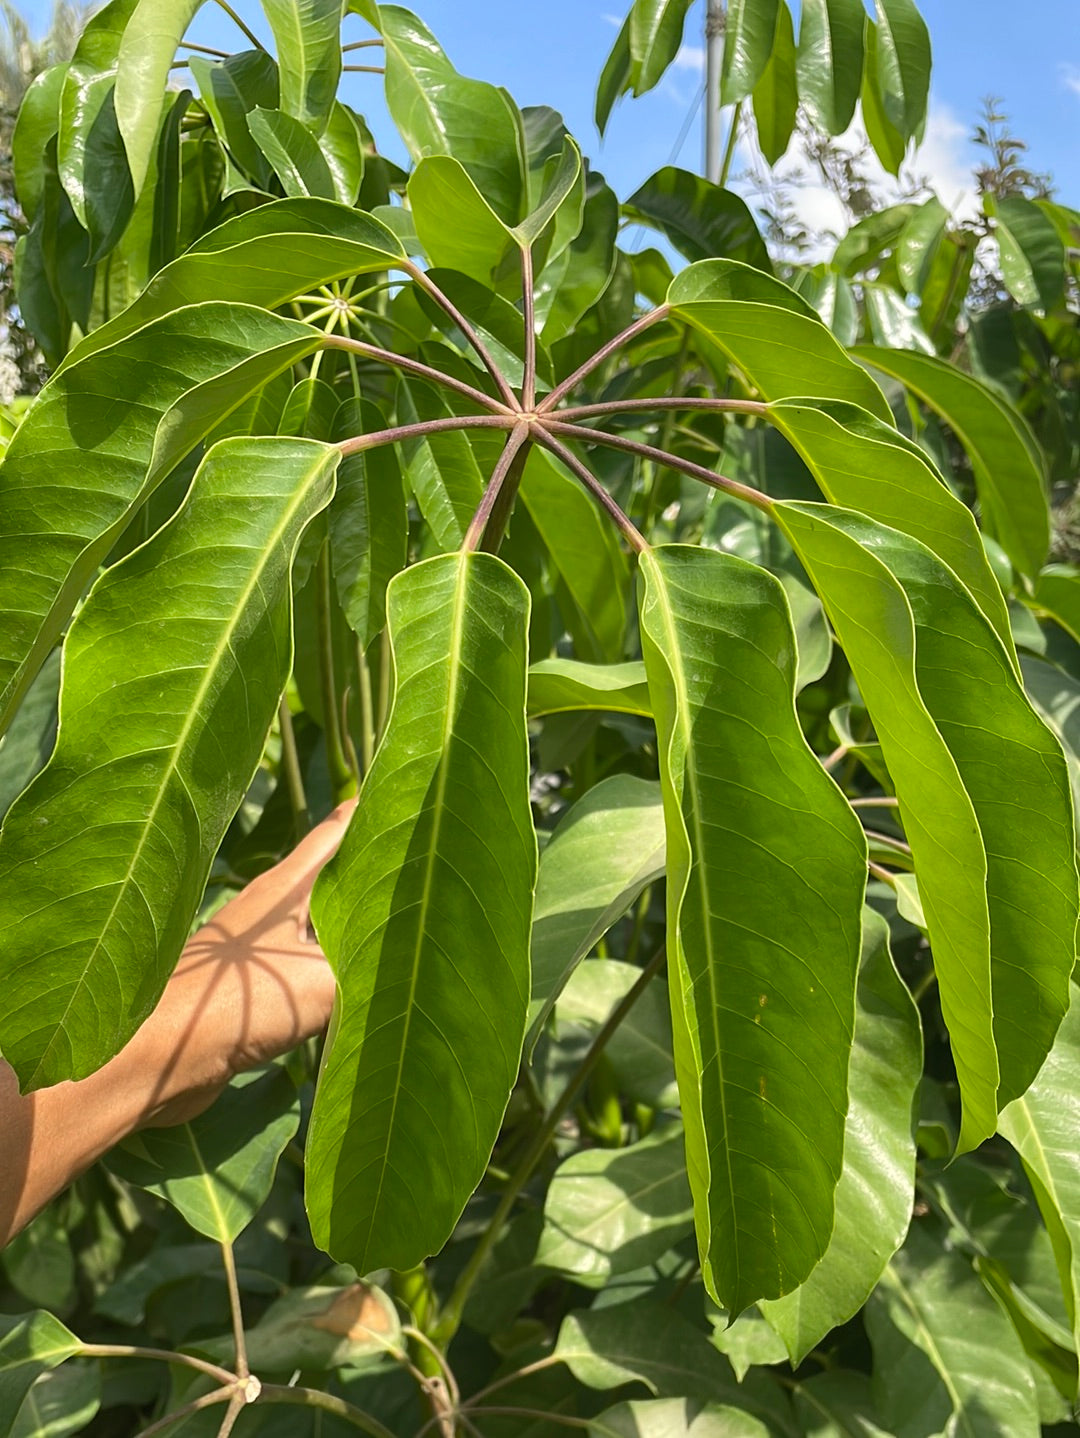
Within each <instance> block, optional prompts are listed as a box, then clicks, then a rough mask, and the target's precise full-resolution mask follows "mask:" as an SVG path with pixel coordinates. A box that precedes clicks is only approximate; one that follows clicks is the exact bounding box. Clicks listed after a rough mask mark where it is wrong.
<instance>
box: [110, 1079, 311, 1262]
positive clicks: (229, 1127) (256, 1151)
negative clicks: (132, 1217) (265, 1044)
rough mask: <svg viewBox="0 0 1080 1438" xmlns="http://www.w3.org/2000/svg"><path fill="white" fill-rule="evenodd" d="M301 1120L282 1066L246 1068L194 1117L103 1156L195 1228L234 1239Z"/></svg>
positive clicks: (146, 1132)
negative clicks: (261, 1071)
mask: <svg viewBox="0 0 1080 1438" xmlns="http://www.w3.org/2000/svg"><path fill="white" fill-rule="evenodd" d="M299 1124H300V1098H299V1095H298V1094H297V1091H296V1086H295V1084H294V1083H293V1081H292V1079H291V1078H290V1077H289V1075H288V1074H287V1073H286V1071H285V1070H284V1069H283V1068H272V1069H271V1070H270V1072H269V1073H266V1074H262V1075H259V1074H244V1075H242V1076H241V1077H240V1078H236V1079H233V1081H232V1083H231V1084H230V1085H229V1087H228V1088H227V1089H226V1090H225V1092H224V1093H223V1094H222V1095H221V1097H220V1098H218V1099H216V1100H215V1101H214V1103H213V1105H212V1106H211V1107H210V1108H209V1109H207V1111H206V1112H205V1113H203V1114H200V1115H199V1117H198V1118H194V1119H191V1120H190V1121H189V1122H188V1123H184V1124H178V1125H177V1126H176V1127H173V1128H147V1129H143V1130H142V1131H141V1132H139V1133H136V1134H132V1135H131V1137H130V1138H127V1139H125V1140H124V1142H123V1143H122V1144H121V1145H120V1146H119V1148H115V1149H113V1151H112V1152H111V1153H110V1154H109V1157H108V1159H107V1163H108V1167H109V1168H110V1169H111V1170H112V1171H113V1173H115V1174H118V1175H119V1176H120V1177H121V1178H122V1179H125V1180H126V1181H127V1182H128V1183H134V1184H136V1185H138V1187H139V1188H145V1189H146V1190H147V1191H148V1192H149V1193H156V1194H157V1195H158V1196H159V1197H160V1198H164V1199H167V1200H168V1202H169V1203H171V1204H172V1205H173V1207H174V1208H176V1209H178V1210H179V1211H180V1213H182V1214H183V1216H184V1218H185V1219H186V1220H187V1222H188V1223H189V1224H190V1225H191V1227H192V1228H193V1229H195V1231H196V1232H197V1233H201V1234H204V1235H205V1236H206V1237H207V1238H213V1239H216V1240H217V1242H218V1243H232V1242H233V1240H234V1239H236V1238H238V1237H239V1235H240V1234H241V1233H242V1232H243V1230H244V1229H245V1228H246V1227H247V1226H248V1224H249V1223H250V1222H251V1221H252V1219H253V1218H254V1217H255V1215H256V1214H257V1213H258V1211H259V1209H260V1208H261V1207H262V1206H263V1204H264V1203H265V1202H266V1199H267V1198H268V1196H269V1194H270V1188H271V1185H272V1184H273V1181H274V1173H275V1171H276V1169H277V1165H278V1159H279V1158H280V1157H281V1155H282V1153H283V1152H284V1149H285V1145H286V1144H287V1143H288V1142H289V1141H290V1140H291V1139H292V1138H293V1136H294V1135H295V1133H296V1130H297V1128H298V1127H299Z"/></svg>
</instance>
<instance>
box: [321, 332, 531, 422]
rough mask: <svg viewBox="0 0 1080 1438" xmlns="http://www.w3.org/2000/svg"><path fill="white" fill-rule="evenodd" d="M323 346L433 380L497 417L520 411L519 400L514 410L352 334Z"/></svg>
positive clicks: (334, 337) (332, 338)
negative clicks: (352, 336) (355, 338)
mask: <svg viewBox="0 0 1080 1438" xmlns="http://www.w3.org/2000/svg"><path fill="white" fill-rule="evenodd" d="M323 345H324V346H325V347H326V348H327V349H338V350H348V351H349V352H350V353H352V354H358V355H363V356H364V357H365V358H366V359H373V360H378V361H379V363H380V364H385V365H390V366H391V367H393V368H395V369H403V370H406V371H407V372H408V373H409V374H415V375H419V376H420V378H421V379H426V380H430V381H431V383H432V384H438V385H442V386H443V388H444V389H452V390H456V391H457V393H458V394H463V395H467V396H468V397H469V399H471V400H473V401H474V402H475V403H476V404H478V405H481V406H482V407H483V408H484V409H486V410H490V411H491V412H492V413H493V414H507V415H511V416H512V415H515V414H517V412H518V408H519V406H518V405H517V403H516V401H515V404H514V406H513V407H512V408H511V407H510V406H509V405H506V404H503V402H502V401H501V400H497V399H493V398H492V396H491V395H489V394H485V393H484V391H483V390H482V389H475V388H474V387H473V386H472V385H471V384H466V383H465V381H464V380H460V379H455V378H454V377H453V375H449V374H444V373H443V371H442V370H441V369H433V368H432V366H431V365H427V364H422V363H421V362H420V361H419V360H414V359H409V358H408V357H407V356H406V355H399V354H395V353H394V351H393V350H384V349H381V348H380V347H379V346H378V345H369V344H367V343H366V341H364V340H354V339H352V338H351V337H350V336H349V335H327V336H326V338H325V339H324V340H323Z"/></svg>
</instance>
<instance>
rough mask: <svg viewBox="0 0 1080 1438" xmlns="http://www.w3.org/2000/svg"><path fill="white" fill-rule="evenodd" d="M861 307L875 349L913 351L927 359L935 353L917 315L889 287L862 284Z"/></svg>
mask: <svg viewBox="0 0 1080 1438" xmlns="http://www.w3.org/2000/svg"><path fill="white" fill-rule="evenodd" d="M863 304H864V305H865V307H866V319H867V323H868V325H869V328H870V335H871V338H872V339H873V341H874V343H875V344H876V345H884V346H886V347H888V348H891V349H900V350H916V351H917V352H919V353H921V354H927V355H932V354H934V353H935V351H934V346H933V343H932V341H931V339H930V336H929V335H928V334H927V333H926V331H925V330H924V329H923V327H922V324H921V323H920V321H919V316H918V312H917V311H916V310H914V309H913V308H912V307H911V305H909V304H908V302H907V300H906V299H904V297H903V295H901V294H898V293H897V291H896V290H894V289H893V287H892V285H887V284H875V283H874V282H872V281H868V282H866V283H865V284H864V285H863Z"/></svg>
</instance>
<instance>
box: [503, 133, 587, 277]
mask: <svg viewBox="0 0 1080 1438" xmlns="http://www.w3.org/2000/svg"><path fill="white" fill-rule="evenodd" d="M542 173H543V178H544V181H545V183H544V185H543V189H542V191H541V194H540V198H539V200H538V202H537V204H536V207H535V208H534V209H532V210H530V211H529V213H528V214H527V215H526V216H525V218H524V219H523V220H522V221H521V223H520V224H519V225H515V226H514V234H515V235H516V236H517V238H518V242H519V243H520V245H521V247H522V248H523V249H524V248H525V247H526V246H527V245H529V246H533V247H534V248H535V247H537V246H539V247H541V249H542V248H544V247H543V245H542V241H543V240H544V239H545V238H546V235H545V232H547V235H549V236H550V238H551V245H552V247H551V248H549V249H548V251H547V253H548V255H549V256H550V257H551V258H552V259H554V258H557V256H558V255H559V254H561V253H562V252H563V250H565V248H566V246H567V245H568V244H569V243H570V241H571V240H573V239H574V238H575V237H576V236H577V234H578V232H579V230H580V229H581V221H582V206H583V205H584V203H585V183H584V171H583V167H582V161H581V151H580V150H579V149H578V147H577V145H576V144H575V142H574V141H573V140H572V139H570V137H569V136H567V137H566V139H565V140H564V141H563V144H562V148H561V149H560V151H559V152H558V154H556V155H552V156H551V157H550V159H549V161H548V162H547V163H546V164H545V165H544V168H543V172H542ZM537 268H538V269H539V268H540V264H539V262H537Z"/></svg>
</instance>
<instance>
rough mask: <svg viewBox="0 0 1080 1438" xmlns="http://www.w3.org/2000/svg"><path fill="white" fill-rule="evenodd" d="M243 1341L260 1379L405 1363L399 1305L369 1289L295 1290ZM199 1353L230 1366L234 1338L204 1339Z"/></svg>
mask: <svg viewBox="0 0 1080 1438" xmlns="http://www.w3.org/2000/svg"><path fill="white" fill-rule="evenodd" d="M244 1340H245V1345H246V1347H247V1352H248V1361H249V1363H250V1364H251V1366H252V1368H253V1369H256V1370H257V1371H258V1372H260V1373H295V1372H296V1370H297V1369H298V1368H301V1369H305V1370H312V1371H313V1372H315V1373H329V1372H331V1371H332V1370H334V1369H336V1368H348V1367H361V1366H363V1365H364V1364H365V1362H368V1363H370V1361H371V1360H372V1359H373V1358H385V1357H386V1356H387V1355H388V1354H390V1355H393V1356H394V1357H395V1358H398V1359H399V1361H400V1360H401V1359H402V1358H403V1357H404V1354H403V1353H402V1338H401V1322H400V1320H399V1318H398V1314H397V1309H396V1308H395V1307H394V1301H393V1299H392V1298H391V1297H390V1296H389V1294H387V1293H384V1292H383V1290H382V1289H381V1288H376V1287H375V1286H374V1285H373V1284H369V1283H351V1284H349V1285H348V1286H347V1287H345V1288H328V1287H326V1286H324V1285H319V1286H316V1287H311V1288H294V1289H290V1290H289V1291H288V1292H286V1293H284V1294H283V1295H282V1296H281V1297H280V1298H279V1299H277V1300H276V1301H275V1302H274V1303H272V1304H271V1305H270V1307H269V1308H268V1309H267V1310H266V1312H265V1313H264V1314H263V1316H262V1317H261V1318H260V1319H259V1321H258V1323H257V1324H256V1325H255V1327H254V1328H249V1329H248V1330H247V1331H246V1332H245V1334H244ZM199 1350H200V1352H204V1353H206V1354H207V1355H208V1356H209V1357H210V1358H212V1359H215V1360H216V1361H217V1362H220V1363H231V1362H232V1361H233V1358H234V1354H235V1347H234V1345H233V1342H232V1340H231V1339H229V1338H222V1339H216V1340H211V1341H210V1342H207V1341H206V1340H205V1339H204V1340H202V1341H201V1342H200V1343H199ZM289 1431H292V1432H295V1431H296V1430H295V1428H291V1429H290V1430H289Z"/></svg>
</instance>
